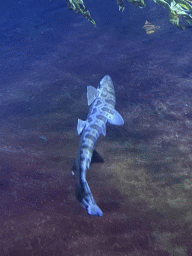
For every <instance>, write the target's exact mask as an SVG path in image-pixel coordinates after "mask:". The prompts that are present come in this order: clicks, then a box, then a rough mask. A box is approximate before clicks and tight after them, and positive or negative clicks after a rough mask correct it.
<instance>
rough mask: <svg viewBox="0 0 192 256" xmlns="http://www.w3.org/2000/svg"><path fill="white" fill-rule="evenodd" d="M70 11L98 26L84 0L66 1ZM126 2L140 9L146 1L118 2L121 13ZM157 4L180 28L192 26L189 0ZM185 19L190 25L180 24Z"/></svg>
mask: <svg viewBox="0 0 192 256" xmlns="http://www.w3.org/2000/svg"><path fill="white" fill-rule="evenodd" d="M65 1H66V3H67V6H68V8H69V9H71V10H73V11H74V12H76V13H81V14H82V15H83V16H84V17H86V18H87V19H88V20H89V21H91V23H93V25H96V22H95V20H94V19H93V18H92V17H91V14H90V12H89V11H88V10H87V8H86V6H85V5H84V2H83V0H65ZM125 1H127V2H129V3H132V4H134V5H136V6H139V7H140V8H143V7H145V6H146V5H145V2H144V0H117V5H118V7H119V11H122V12H123V11H124V9H125ZM153 1H154V2H155V3H157V4H159V5H161V6H162V7H164V8H166V9H167V10H168V11H169V21H170V22H171V23H172V24H173V25H175V26H177V27H179V28H180V29H186V28H188V27H189V26H190V27H191V26H192V15H191V14H190V13H189V12H190V11H191V10H192V2H191V1H189V0H175V1H174V0H153ZM181 17H183V18H184V19H185V20H186V22H187V23H189V25H184V24H180V20H179V18H181Z"/></svg>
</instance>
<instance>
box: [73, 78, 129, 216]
mask: <svg viewBox="0 0 192 256" xmlns="http://www.w3.org/2000/svg"><path fill="white" fill-rule="evenodd" d="M87 100H88V105H89V106H90V110H89V113H88V116H87V119H86V120H85V121H83V120H80V119H78V124H77V132H78V134H79V135H81V137H80V142H79V148H78V152H77V156H76V163H75V169H76V174H77V179H78V182H77V198H78V200H79V201H80V202H81V204H82V206H83V207H84V208H86V210H87V212H88V214H89V215H95V216H102V215H103V212H102V211H101V209H100V208H99V206H98V205H97V204H96V202H95V200H94V198H93V195H92V193H91V190H90V188H89V185H88V183H87V180H86V172H87V170H88V169H89V167H90V163H91V159H92V155H93V150H94V145H95V142H96V140H97V139H98V137H99V136H100V134H101V133H102V134H103V135H104V136H105V135H106V124H107V122H109V123H111V124H114V125H123V124H124V120H123V118H122V116H121V115H120V114H119V113H118V112H117V111H116V110H115V103H116V98H115V90H114V85H113V82H112V79H111V77H110V76H108V75H106V76H104V77H103V79H102V80H101V81H100V84H99V86H98V88H97V89H96V88H95V87H93V86H88V87H87Z"/></svg>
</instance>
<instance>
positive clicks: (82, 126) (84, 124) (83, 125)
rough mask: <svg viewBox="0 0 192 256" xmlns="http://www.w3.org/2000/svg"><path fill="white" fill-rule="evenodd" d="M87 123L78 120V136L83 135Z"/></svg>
mask: <svg viewBox="0 0 192 256" xmlns="http://www.w3.org/2000/svg"><path fill="white" fill-rule="evenodd" d="M86 123H87V122H86V121H83V120H81V119H78V123H77V133H78V135H79V134H81V133H82V131H83V129H84V128H85V126H86Z"/></svg>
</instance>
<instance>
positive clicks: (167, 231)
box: [0, 0, 192, 256]
mask: <svg viewBox="0 0 192 256" xmlns="http://www.w3.org/2000/svg"><path fill="white" fill-rule="evenodd" d="M86 4H87V7H88V8H89V10H90V12H91V14H92V17H93V18H94V19H95V20H96V23H97V26H96V27H94V26H93V24H91V23H90V22H89V21H87V20H86V19H85V18H84V17H83V16H80V15H77V14H75V13H73V12H72V11H69V10H68V9H67V6H66V3H65V2H64V0H52V1H48V0H39V1H37V0H26V1H24V0H20V1H16V0H8V1H2V2H1V4H0V52H1V54H0V119H1V122H0V134H1V136H0V153H1V154H0V227H1V228H0V255H2V256H4V255H6V256H24V255H26V256H28V255H29V256H32V255H33V256H44V255H47V256H49V255H50V256H53V255H56V256H57V255H58V256H59V255H66V256H72V255H76V256H80V255H92V256H97V255H102V256H104V255H123V256H124V255H131V256H135V255H138V256H148V255H155V256H156V255H158V256H167V255H173V256H179V255H182V256H185V255H186V256H187V255H189V256H190V255H192V245H191V241H192V171H191V168H192V40H191V38H192V29H186V30H179V29H178V28H177V27H175V26H173V25H172V24H171V23H170V22H169V20H168V13H167V10H165V9H163V8H162V7H160V6H158V5H155V3H153V2H152V1H149V0H148V1H147V2H146V5H147V8H145V9H140V8H138V7H137V6H133V5H131V4H129V3H127V4H126V9H125V11H124V12H123V13H121V12H119V10H118V8H117V6H116V2H115V1H108V0H105V1H102V0H97V1H93V0H90V1H86ZM146 20H147V21H149V22H150V23H152V24H154V25H155V26H158V27H159V28H158V29H157V30H156V31H155V32H154V33H151V34H147V33H146V31H145V30H144V29H143V26H144V24H145V22H146ZM106 74H108V75H110V76H111V78H112V80H113V83H114V86H115V91H116V98H117V103H116V109H117V111H118V112H119V113H120V114H121V115H122V116H123V118H124V121H125V124H124V125H123V126H120V127H118V126H112V125H107V135H106V137H103V136H102V135H101V136H100V138H99V140H98V141H97V143H96V150H97V151H98V152H99V154H100V155H101V156H102V157H103V159H104V163H94V164H92V165H91V167H90V169H89V170H88V173H87V179H88V182H89V185H90V187H91V189H92V192H93V195H94V197H95V200H96V202H97V203H98V205H99V207H100V208H101V209H102V211H103V213H104V215H103V217H102V218H99V217H93V216H88V215H87V212H86V211H85V209H83V208H82V207H81V206H80V204H79V202H78V201H77V199H76V196H75V184H76V179H75V178H74V177H73V176H72V175H71V171H72V166H73V160H74V157H75V155H76V151H77V148H78V143H79V137H78V135H77V131H76V126H77V119H78V118H81V119H83V120H85V118H86V116H87V113H88V109H89V108H88V106H87V99H86V87H87V86H88V85H92V86H94V87H96V86H97V85H98V83H99V81H100V80H101V79H102V77H103V76H104V75H106Z"/></svg>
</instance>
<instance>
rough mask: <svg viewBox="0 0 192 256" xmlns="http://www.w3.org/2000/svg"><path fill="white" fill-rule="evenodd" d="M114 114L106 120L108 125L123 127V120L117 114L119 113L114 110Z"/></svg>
mask: <svg viewBox="0 0 192 256" xmlns="http://www.w3.org/2000/svg"><path fill="white" fill-rule="evenodd" d="M114 111H115V113H114V114H113V115H112V117H111V118H110V119H108V120H107V121H108V122H109V123H110V124H115V125H123V124H124V120H123V117H122V116H121V115H120V114H119V112H117V111H116V110H114Z"/></svg>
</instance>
